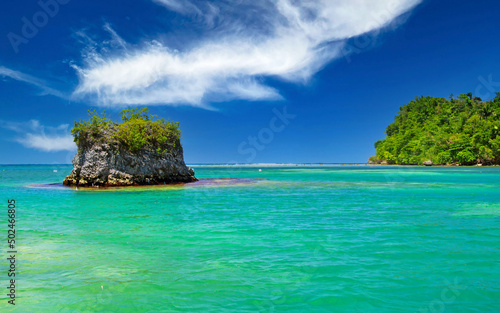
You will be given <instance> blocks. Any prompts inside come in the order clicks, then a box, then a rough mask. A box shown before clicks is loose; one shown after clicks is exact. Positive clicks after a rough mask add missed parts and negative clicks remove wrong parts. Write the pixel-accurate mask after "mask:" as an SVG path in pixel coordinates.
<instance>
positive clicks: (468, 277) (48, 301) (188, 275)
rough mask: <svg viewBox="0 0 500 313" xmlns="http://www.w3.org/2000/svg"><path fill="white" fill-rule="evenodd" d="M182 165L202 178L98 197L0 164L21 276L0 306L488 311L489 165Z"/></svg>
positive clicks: (38, 170) (64, 169) (492, 245)
mask: <svg viewBox="0 0 500 313" xmlns="http://www.w3.org/2000/svg"><path fill="white" fill-rule="evenodd" d="M194 169H195V172H196V177H198V178H201V179H207V180H205V183H202V184H193V185H184V186H159V187H154V188H148V187H146V188H120V189H107V190H105V191H102V190H74V189H71V188H66V187H60V186H53V187H52V188H47V187H40V186H39V185H38V184H49V183H56V182H62V180H63V179H64V177H65V176H66V175H67V174H68V173H69V172H70V171H71V166H67V165H33V166H0V196H1V199H2V203H4V206H3V207H4V209H3V210H5V212H6V211H7V200H8V199H12V198H14V199H16V203H17V216H16V219H17V224H16V227H17V236H18V237H17V238H18V241H17V248H18V255H17V268H18V271H19V272H18V274H19V275H18V280H17V283H16V288H17V298H16V308H15V309H13V308H12V306H11V305H8V304H7V297H6V294H5V293H3V294H2V295H0V311H1V312H15V311H16V310H17V311H16V312H499V311H500V301H499V299H500V288H499V287H498V286H500V261H499V260H500V219H499V218H500V179H499V178H500V168H475V167H474V168H424V167H370V166H330V167H321V166H307V167H300V166H296V167H291V166H287V167H273V166H266V167H262V168H258V167H210V166H195V167H194ZM259 169H261V171H259ZM55 171H57V172H55ZM221 178H232V179H237V180H238V181H239V183H234V184H233V183H220V182H221V181H218V183H214V182H213V181H209V180H208V179H221ZM239 179H243V180H239ZM202 181H203V180H202ZM211 182H212V183H211ZM226 182H227V180H226ZM4 216H5V218H4V219H3V220H4V222H3V223H4V225H3V226H2V229H4V230H5V229H7V218H6V214H5V215H4ZM3 233H4V235H3V237H4V238H6V237H7V232H6V231H3ZM1 249H2V252H4V253H3V255H6V254H5V251H6V249H7V244H6V242H4V243H3V244H2V247H1ZM2 259H4V261H3V262H2V268H6V265H7V263H6V262H7V261H6V260H5V259H6V257H5V258H4V257H2ZM2 272H3V274H2V278H1V281H4V282H5V287H7V285H6V282H7V275H6V271H2ZM4 290H6V289H4Z"/></svg>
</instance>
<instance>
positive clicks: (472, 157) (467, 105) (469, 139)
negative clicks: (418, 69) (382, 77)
mask: <svg viewBox="0 0 500 313" xmlns="http://www.w3.org/2000/svg"><path fill="white" fill-rule="evenodd" d="M386 134H387V138H386V139H384V140H381V141H378V142H376V143H375V148H376V150H377V154H376V156H374V157H371V158H370V161H371V162H376V163H380V162H382V161H386V162H387V163H389V164H402V165H403V164H404V165H418V164H423V163H424V162H425V161H432V162H433V163H434V164H443V165H444V164H454V163H456V164H462V165H473V164H485V165H486V164H500V93H497V96H496V97H495V98H494V99H492V100H490V101H486V102H483V101H482V100H481V99H480V98H477V97H473V95H472V94H471V93H469V94H467V95H460V96H458V97H457V98H453V96H451V97H450V99H449V100H448V99H445V98H434V97H417V98H415V100H413V101H411V102H410V103H409V104H407V105H405V106H403V107H401V108H400V111H399V113H398V115H397V116H396V118H395V121H394V123H392V124H390V125H389V126H388V127H387V129H386Z"/></svg>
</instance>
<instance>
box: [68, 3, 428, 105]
mask: <svg viewBox="0 0 500 313" xmlns="http://www.w3.org/2000/svg"><path fill="white" fill-rule="evenodd" d="M154 1H155V2H156V3H160V4H162V5H164V6H166V7H167V8H169V9H171V10H173V11H176V12H179V13H181V14H188V13H193V14H196V15H205V16H209V17H210V21H211V22H210V23H212V24H215V25H211V26H210V27H209V26H207V30H206V32H205V33H204V35H205V36H204V39H203V40H201V41H199V42H198V43H193V42H186V48H185V49H179V50H174V49H172V48H170V47H168V45H166V44H163V43H160V42H156V41H155V42H151V43H148V44H146V45H145V46H144V47H142V48H140V49H136V50H135V51H132V52H131V51H126V52H123V54H121V55H118V56H116V55H114V56H109V57H106V56H104V55H102V54H98V53H93V54H90V55H89V54H87V56H86V58H85V64H84V65H83V66H82V67H76V69H77V71H78V74H79V76H80V83H79V85H78V87H77V89H76V90H75V95H79V96H91V97H95V98H96V100H97V103H98V104H100V105H103V106H114V107H120V106H124V105H125V106H126V105H132V104H148V105H152V104H153V105H154V104H159V105H161V104H169V105H192V106H198V107H207V104H208V103H210V102H217V101H226V100H231V99H244V100H277V99H281V95H280V92H279V91H278V90H276V89H275V88H273V87H271V86H269V85H267V84H266V83H265V81H264V79H266V78H275V79H280V80H284V81H288V82H291V83H304V82H307V81H308V80H309V79H310V78H311V77H312V76H313V75H314V74H315V73H317V72H318V71H319V70H320V69H321V68H323V67H324V66H325V65H326V64H327V63H329V62H331V61H332V60H334V59H335V58H338V57H341V56H342V53H343V51H344V50H343V47H344V45H345V43H346V41H347V40H348V39H350V38H353V37H356V36H359V35H362V34H365V33H369V32H373V31H378V30H380V29H383V28H385V27H387V26H388V25H391V23H395V22H396V21H397V20H398V17H401V16H402V15H403V14H405V13H407V12H409V11H410V10H411V9H412V8H414V7H415V6H416V5H418V4H419V3H420V2H421V0H388V1H387V0H384V1H382V0H379V1H375V0H305V1H300V2H299V1H295V0H277V1H271V0H254V1H239V2H238V4H237V5H236V4H234V3H233V2H230V1H229V0H226V1H217V2H215V1H213V2H211V1H196V2H194V1H191V2H190V1H177V0H154ZM108 27H109V25H108Z"/></svg>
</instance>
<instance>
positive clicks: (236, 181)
mask: <svg viewBox="0 0 500 313" xmlns="http://www.w3.org/2000/svg"><path fill="white" fill-rule="evenodd" d="M263 181H268V179H264V178H202V179H199V180H198V181H195V182H191V183H178V184H165V185H140V186H113V187H103V186H97V187H81V186H80V187H76V186H66V185H64V184H62V183H50V184H32V185H28V186H27V187H28V188H36V189H54V190H68V191H72V190H73V191H77V190H78V191H119V190H123V191H125V190H126V191H141V190H144V191H147V190H169V189H182V188H203V187H232V186H246V185H255V184H258V183H259V182H263Z"/></svg>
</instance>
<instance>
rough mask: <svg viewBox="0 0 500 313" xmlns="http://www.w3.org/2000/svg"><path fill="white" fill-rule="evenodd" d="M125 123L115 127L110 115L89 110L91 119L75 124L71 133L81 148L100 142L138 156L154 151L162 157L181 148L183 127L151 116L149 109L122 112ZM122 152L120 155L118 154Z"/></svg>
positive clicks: (115, 124)
mask: <svg viewBox="0 0 500 313" xmlns="http://www.w3.org/2000/svg"><path fill="white" fill-rule="evenodd" d="M120 115H121V119H122V123H114V122H113V121H111V120H110V119H109V118H107V117H106V113H104V112H103V113H101V114H97V112H96V111H95V110H89V119H88V120H86V121H83V120H82V121H79V122H78V121H75V126H74V127H73V129H72V130H71V133H72V134H73V137H74V141H75V143H76V144H77V146H78V147H79V148H81V147H85V146H88V145H89V144H94V143H96V142H100V143H105V144H109V145H110V146H112V147H115V148H116V149H117V150H120V149H126V150H128V151H131V152H138V151H140V150H142V149H154V150H155V151H157V152H158V154H161V153H164V152H171V151H172V150H173V149H177V148H180V145H181V144H180V139H181V132H180V129H179V123H177V122H171V121H166V120H164V119H156V120H155V117H156V116H155V115H149V114H148V108H147V107H145V108H135V109H126V110H122V111H120ZM118 152H119V151H118Z"/></svg>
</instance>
